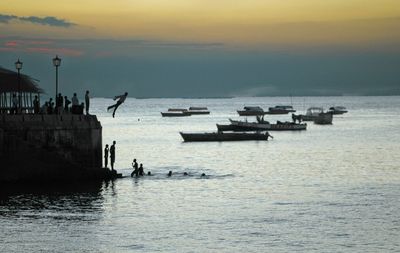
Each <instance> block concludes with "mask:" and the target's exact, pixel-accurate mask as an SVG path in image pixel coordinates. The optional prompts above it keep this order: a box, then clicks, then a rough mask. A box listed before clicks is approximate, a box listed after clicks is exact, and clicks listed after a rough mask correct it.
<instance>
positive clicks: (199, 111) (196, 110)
mask: <svg viewBox="0 0 400 253" xmlns="http://www.w3.org/2000/svg"><path fill="white" fill-rule="evenodd" d="M188 112H189V113H190V114H192V115H197V114H210V111H209V110H208V108H207V107H194V106H191V107H189V110H188Z"/></svg>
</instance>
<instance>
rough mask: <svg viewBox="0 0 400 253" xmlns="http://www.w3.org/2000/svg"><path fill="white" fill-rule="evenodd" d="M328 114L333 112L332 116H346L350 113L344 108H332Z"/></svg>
mask: <svg viewBox="0 0 400 253" xmlns="http://www.w3.org/2000/svg"><path fill="white" fill-rule="evenodd" d="M328 112H331V113H332V114H344V113H346V112H348V111H347V109H346V107H344V106H332V107H331V108H329V111H328Z"/></svg>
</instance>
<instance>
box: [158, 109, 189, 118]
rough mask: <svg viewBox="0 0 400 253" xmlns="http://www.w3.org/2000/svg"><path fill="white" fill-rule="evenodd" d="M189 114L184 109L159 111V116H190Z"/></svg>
mask: <svg viewBox="0 0 400 253" xmlns="http://www.w3.org/2000/svg"><path fill="white" fill-rule="evenodd" d="M190 115H191V114H190V113H189V112H188V111H187V110H185V111H169V110H168V112H161V116H163V117H187V116H190Z"/></svg>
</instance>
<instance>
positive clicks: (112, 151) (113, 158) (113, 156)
mask: <svg viewBox="0 0 400 253" xmlns="http://www.w3.org/2000/svg"><path fill="white" fill-rule="evenodd" d="M115 144H116V141H113V144H112V145H111V147H110V160H111V170H114V163H115Z"/></svg>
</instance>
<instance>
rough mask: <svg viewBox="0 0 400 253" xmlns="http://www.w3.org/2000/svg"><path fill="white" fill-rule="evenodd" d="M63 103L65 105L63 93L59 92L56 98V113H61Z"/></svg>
mask: <svg viewBox="0 0 400 253" xmlns="http://www.w3.org/2000/svg"><path fill="white" fill-rule="evenodd" d="M63 105H64V99H63V97H62V95H61V93H58V96H57V98H56V108H55V113H57V114H61V112H62V109H63Z"/></svg>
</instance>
